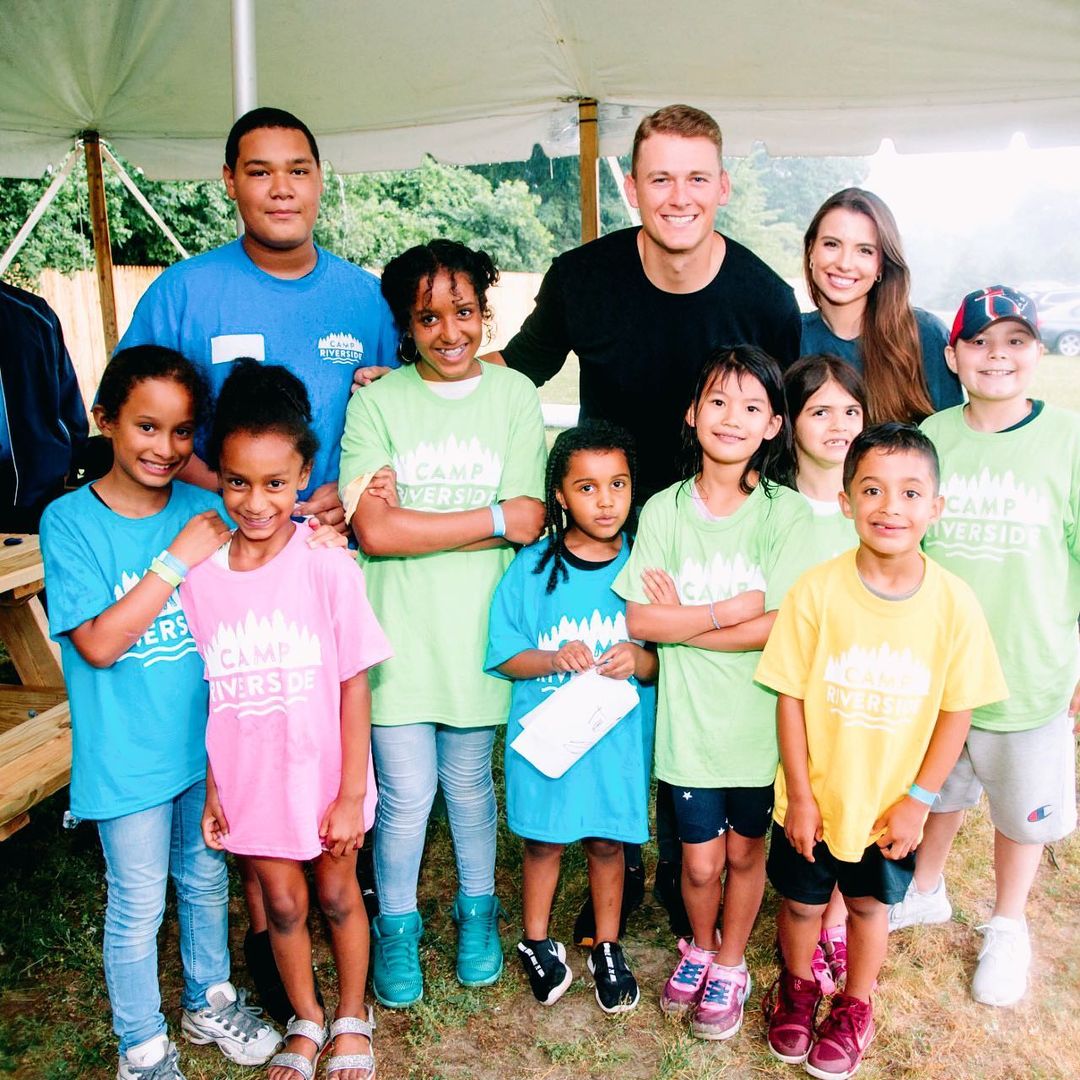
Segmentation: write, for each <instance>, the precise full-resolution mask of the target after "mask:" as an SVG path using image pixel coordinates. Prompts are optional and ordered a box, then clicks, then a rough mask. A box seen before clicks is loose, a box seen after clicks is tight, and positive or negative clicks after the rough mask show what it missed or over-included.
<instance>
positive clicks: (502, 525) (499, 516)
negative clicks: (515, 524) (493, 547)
mask: <svg viewBox="0 0 1080 1080" xmlns="http://www.w3.org/2000/svg"><path fill="white" fill-rule="evenodd" d="M488 509H489V510H490V511H491V535H492V536H497V537H503V536H505V535H506V515H505V514H504V513H503V508H502V505H501V504H500V503H492V504H491V505H490V506H489V507H488Z"/></svg>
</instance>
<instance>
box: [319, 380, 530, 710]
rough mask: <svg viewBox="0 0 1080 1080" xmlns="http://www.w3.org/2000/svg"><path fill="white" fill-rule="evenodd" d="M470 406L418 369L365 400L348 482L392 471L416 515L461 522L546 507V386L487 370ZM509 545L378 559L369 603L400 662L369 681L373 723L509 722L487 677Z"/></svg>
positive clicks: (377, 387) (351, 412) (350, 417)
mask: <svg viewBox="0 0 1080 1080" xmlns="http://www.w3.org/2000/svg"><path fill="white" fill-rule="evenodd" d="M481 367H482V373H481V377H480V381H479V383H478V384H477V386H476V389H475V390H473V391H472V392H471V393H470V394H468V395H467V396H466V397H462V398H445V397H441V396H440V395H438V394H437V393H436V392H435V391H434V390H432V389H431V387H430V386H429V385H428V384H427V383H425V382H424V380H423V379H421V378H420V375H419V372H418V370H417V368H416V366H415V365H410V366H409V367H403V368H399V369H398V370H397V371H392V372H390V374H389V375H386V376H384V377H383V378H382V379H380V380H379V381H378V382H376V383H372V385H371V386H368V387H365V388H364V389H362V390H359V391H357V392H356V393H355V394H353V397H352V400H351V401H350V402H349V407H348V410H347V412H346V417H345V434H344V435H343V436H342V440H341V471H340V484H341V487H342V489H344V487H345V486H346V485H347V484H348V483H349V482H350V481H351V480H353V479H355V478H356V477H358V476H361V475H363V474H364V473H366V472H370V471H372V470H374V469H378V468H381V467H382V466H384V465H390V466H391V467H392V468H393V469H394V471H395V472H396V473H397V488H398V500H399V503H400V505H401V506H402V507H403V508H406V509H412V510H423V511H428V512H430V513H450V512H453V511H461V510H473V509H476V508H477V507H483V506H490V505H491V504H492V503H494V502H502V501H504V500H506V499H512V498H515V497H516V496H519V495H529V496H531V497H533V498H535V499H542V498H543V497H544V496H543V492H544V462H545V456H546V450H545V443H544V421H543V417H542V415H541V413H540V399H539V397H537V394H536V388H535V387H534V386H533V384H532V383H531V382H530V381H529V380H528V379H527V378H526V377H525V376H524V375H520V374H518V372H516V371H511V370H510V369H509V368H503V367H499V366H497V365H493V364H482V365H481ZM513 554H514V553H513V550H512V549H511V548H510V547H509V546H503V547H497V548H489V549H487V550H484V551H440V552H435V553H433V554H430V555H411V556H367V555H364V554H363V553H361V555H360V556H359V561H360V565H361V566H362V567H363V568H364V574H365V576H366V578H367V587H368V597H369V599H370V600H371V606H372V608H373V609H374V611H375V614H376V616H377V617H378V619H379V623H380V624H381V626H382V628H383V630H384V631H385V632H386V636H387V637H388V638H389V639H390V642H391V644H392V645H393V647H394V656H393V658H392V659H390V660H387V661H386V662H385V663H383V664H380V665H379V666H378V667H377V668H375V669H373V670H372V671H371V673H370V675H369V679H370V682H371V693H372V709H371V720H372V723H373V724H385V725H392V724H415V723H423V722H435V723H440V724H449V725H451V726H454V727H481V726H486V725H489V724H502V723H505V722H506V715H507V712H508V711H509V706H510V685H509V683H507V682H506V680H504V679H500V678H497V677H495V676H492V675H488V674H487V673H486V672H485V671H484V654H485V652H486V649H487V640H488V607H489V604H490V603H491V596H492V593H494V591H495V586H496V585H498V583H499V579H500V578H501V577H502V575H503V572H504V571H505V570H506V568H507V566H509V565H510V561H511V559H512V558H513Z"/></svg>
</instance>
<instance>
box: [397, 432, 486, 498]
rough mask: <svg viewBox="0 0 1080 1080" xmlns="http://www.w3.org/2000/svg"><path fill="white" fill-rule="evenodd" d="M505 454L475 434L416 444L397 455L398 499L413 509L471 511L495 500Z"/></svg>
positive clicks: (451, 436)
mask: <svg viewBox="0 0 1080 1080" xmlns="http://www.w3.org/2000/svg"><path fill="white" fill-rule="evenodd" d="M502 467H503V462H502V457H501V456H500V455H499V454H497V453H496V452H495V451H494V450H488V449H487V448H486V447H484V446H483V445H481V443H480V440H479V439H477V438H476V436H473V437H472V438H470V439H460V440H459V439H457V438H455V437H454V436H453V435H449V436H447V437H446V438H445V439H443V440H442V441H441V442H437V443H429V442H421V443H417V445H416V446H415V447H413V449H412V450H409V451H406V452H405V453H399V454H395V455H394V471H395V472H396V473H397V481H398V500H399V501H400V503H401V505H402V506H403V507H406V508H408V509H411V510H435V511H443V512H448V511H451V510H469V509H471V508H473V507H476V506H488V505H490V504H491V503H492V502H494V501H495V495H496V493H497V492H498V490H499V481H500V479H501V478H502Z"/></svg>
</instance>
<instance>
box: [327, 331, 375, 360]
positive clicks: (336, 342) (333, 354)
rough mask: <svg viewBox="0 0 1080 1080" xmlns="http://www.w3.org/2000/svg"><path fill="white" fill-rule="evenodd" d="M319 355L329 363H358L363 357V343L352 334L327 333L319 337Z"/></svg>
mask: <svg viewBox="0 0 1080 1080" xmlns="http://www.w3.org/2000/svg"><path fill="white" fill-rule="evenodd" d="M319 355H320V356H321V357H322V358H323V359H324V360H329V361H330V363H331V364H359V363H360V362H361V361H362V360H363V359H364V343H363V342H362V341H359V340H357V339H356V338H354V337H353V336H352V334H327V335H326V337H321V338H319Z"/></svg>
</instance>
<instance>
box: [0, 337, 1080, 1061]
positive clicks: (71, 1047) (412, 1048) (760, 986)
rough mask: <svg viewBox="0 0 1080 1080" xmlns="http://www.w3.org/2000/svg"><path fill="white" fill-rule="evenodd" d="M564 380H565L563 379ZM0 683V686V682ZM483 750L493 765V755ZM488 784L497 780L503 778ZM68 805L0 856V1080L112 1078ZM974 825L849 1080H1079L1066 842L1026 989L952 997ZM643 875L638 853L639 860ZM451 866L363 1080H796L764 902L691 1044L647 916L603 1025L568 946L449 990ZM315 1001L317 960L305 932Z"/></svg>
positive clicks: (84, 838) (1047, 391) (894, 970)
mask: <svg viewBox="0 0 1080 1080" xmlns="http://www.w3.org/2000/svg"><path fill="white" fill-rule="evenodd" d="M1078 364H1080V362H1078V361H1076V360H1066V359H1065V358H1062V357H1055V356H1050V357H1047V358H1046V359H1045V361H1044V362H1043V365H1042V367H1041V369H1040V374H1039V379H1038V383H1037V386H1036V393H1037V394H1038V395H1039V396H1043V397H1045V398H1046V399H1047V400H1048V401H1051V402H1054V403H1055V404H1059V405H1062V406H1065V407H1068V408H1072V409H1076V410H1077V411H1080V380H1078V379H1077V374H1078V373H1080V367H1078V366H1077V365H1078ZM568 369H569V365H568ZM575 391H576V371H574V370H564V372H562V373H561V374H560V376H559V377H558V378H557V379H556V380H553V382H552V383H551V384H549V385H548V386H547V387H545V388H544V395H543V396H544V397H545V400H549V401H561V402H568V401H573V400H574V399H575V396H576V394H575ZM2 675H3V672H0V676H2ZM499 756H500V755H499V754H498V753H497V755H496V757H497V759H498V758H499ZM500 784H501V780H500ZM65 804H66V794H65V793H63V792H61V793H60V794H58V795H57V796H54V797H53V798H52V799H50V800H48V801H47V802H45V803H43V804H42V805H41V806H39V807H38V808H37V809H36V810H35V811H34V813H33V814H32V817H31V822H30V824H29V825H28V826H27V827H26V828H24V829H23V830H22V831H21V832H19V833H17V834H15V836H13V837H12V838H11V839H9V840H7V841H6V842H4V843H3V844H0V911H2V912H3V913H4V914H3V917H2V919H0V1075H6V1076H11V1077H13V1078H18V1080H75V1078H78V1080H83V1078H85V1080H107V1078H109V1077H111V1076H113V1075H115V1067H116V1057H115V1043H114V1040H113V1036H112V1034H111V1032H110V1029H109V1010H108V1000H107V998H106V996H105V990H104V982H103V979H102V975H101V925H102V919H103V911H104V902H105V888H104V880H103V866H102V859H101V854H100V848H99V847H98V844H97V838H96V835H95V833H94V830H93V828H92V826H89V825H82V826H81V827H80V828H78V829H77V830H75V831H73V832H65V831H63V830H62V829H61V828H60V818H61V815H62V812H63V809H64V806H65ZM991 835H992V834H991V828H990V825H989V822H988V820H987V818H986V815H985V811H984V810H979V811H977V812H975V813H973V814H972V815H971V816H970V818H969V820H968V822H967V824H966V825H965V828H964V829H963V831H962V832H961V835H960V837H959V839H958V842H957V845H956V848H955V849H954V852H953V855H952V858H951V862H950V865H949V867H948V880H949V889H950V893H951V896H952V900H953V904H954V908H955V911H954V917H953V920H952V922H950V923H949V924H948V925H946V926H941V927H928V928H922V929H915V930H908V931H903V932H902V933H900V934H898V935H896V936H895V937H894V938H893V939H892V941H891V942H890V954H889V958H888V960H887V962H886V967H885V970H884V971H883V973H882V978H881V989H880V991H879V994H878V996H877V999H876V1015H877V1018H878V1025H879V1034H878V1038H877V1040H876V1042H875V1044H874V1047H873V1049H872V1050H871V1052H870V1054H869V1056H868V1059H867V1061H866V1063H865V1064H864V1066H863V1068H862V1070H861V1071H860V1074H859V1075H860V1076H863V1077H866V1078H867V1080H885V1078H889V1080H893V1078H902V1080H909V1078H910V1080H914V1078H915V1077H919V1078H926V1080H935V1078H941V1080H1021V1078H1023V1080H1028V1078H1030V1080H1059V1078H1060V1080H1066V1078H1069V1080H1072V1078H1075V1077H1077V1076H1080V980H1078V978H1077V974H1076V973H1077V972H1078V971H1080V933H1078V932H1077V930H1076V927H1077V925H1078V924H1080V837H1078V836H1073V837H1071V838H1070V839H1069V840H1067V841H1065V842H1063V843H1061V844H1059V845H1056V846H1055V849H1054V850H1053V851H1052V852H1051V851H1048V853H1047V857H1046V860H1045V862H1044V865H1043V867H1042V869H1041V871H1040V874H1039V878H1038V881H1037V882H1036V886H1035V891H1034V893H1033V897H1032V903H1031V906H1030V920H1031V927H1032V936H1033V940H1034V948H1035V960H1034V964H1033V968H1032V989H1031V992H1030V993H1029V994H1028V996H1027V997H1026V998H1025V999H1024V1001H1023V1002H1022V1003H1021V1004H1020V1005H1019V1006H1018V1007H1016V1008H1015V1009H1011V1010H993V1009H989V1008H986V1007H983V1006H979V1005H976V1004H975V1003H974V1002H973V1001H972V1000H971V998H970V996H969V994H968V989H967V988H968V983H969V980H970V976H971V971H972V969H973V966H974V962H975V956H976V953H977V950H978V943H979V940H980V938H979V935H978V934H976V932H975V928H976V926H978V925H979V924H981V923H982V922H984V921H985V920H986V919H987V918H988V916H989V914H990V897H991V895H992V888H993V877H992V866H991ZM499 845H500V846H499V871H498V889H499V894H500V896H501V897H502V899H503V902H504V904H505V906H506V908H507V910H508V911H509V913H510V919H509V923H508V925H507V926H506V927H505V929H504V933H503V942H504V946H505V947H506V949H507V950H512V948H513V944H514V942H515V941H516V938H517V933H518V930H519V927H520V910H521V909H520V900H519V897H518V889H519V886H520V880H521V863H520V846H519V842H518V841H517V840H516V839H515V838H514V837H512V836H511V835H510V834H509V833H507V832H506V830H505V829H503V830H502V832H501V834H500V838H499ZM645 854H646V862H647V865H648V866H649V867H650V868H651V863H652V860H653V859H654V858H655V849H654V848H653V846H652V845H649V846H647V847H646V852H645ZM453 879H454V873H453V855H452V852H451V848H450V842H449V836H448V830H447V826H446V823H445V822H444V821H440V820H436V821H433V823H432V826H431V830H430V834H429V843H428V852H427V857H426V861H425V865H424V868H423V873H422V878H421V884H420V897H421V913H422V915H423V916H424V919H425V923H426V925H427V934H426V937H425V940H424V945H423V962H424V969H425V972H426V976H427V983H426V995H425V1000H424V1002H423V1003H422V1004H421V1005H419V1006H417V1007H416V1008H413V1009H410V1010H408V1011H406V1012H402V1013H393V1012H391V1011H389V1010H386V1009H381V1010H379V1014H378V1020H379V1030H378V1033H377V1036H376V1052H377V1054H378V1056H379V1074H380V1076H382V1077H384V1078H387V1080H389V1078H394V1080H396V1078H401V1080H458V1078H461V1080H472V1078H475V1080H489V1078H490V1080H496V1078H498V1080H503V1078H515V1077H522V1078H529V1080H560V1078H570V1077H575V1078H576V1077H601V1076H618V1077H626V1078H647V1077H651V1078H663V1080H706V1078H723V1077H730V1078H735V1077H740V1078H741V1077H784V1076H798V1075H803V1074H802V1073H801V1071H800V1070H797V1069H794V1068H790V1067H787V1066H783V1065H781V1064H779V1063H778V1062H776V1061H774V1060H773V1059H772V1058H771V1057H770V1056H769V1054H768V1052H767V1050H766V1048H765V1044H764V1040H763V1023H762V1019H761V1014H760V1010H759V1007H758V1006H759V1002H760V997H761V992H762V991H763V990H764V989H765V988H766V987H767V986H768V985H769V983H770V982H771V980H772V978H773V976H774V974H775V965H774V961H773V938H774V933H775V929H774V928H775V912H776V897H775V895H774V894H773V893H772V891H771V890H767V892H766V898H765V905H764V908H763V910H762V914H761V917H760V918H759V920H758V923H757V927H756V929H755V931H754V935H753V937H752V939H751V943H750V948H749V951H748V961H749V964H750V968H751V972H752V975H753V979H754V991H753V994H752V997H751V1001H750V1005H749V1006H748V1010H747V1021H746V1024H745V1026H744V1029H743V1031H742V1032H740V1034H739V1035H738V1036H737V1037H736V1038H735V1039H734V1040H732V1042H730V1043H720V1044H705V1043H701V1042H698V1041H696V1040H694V1039H691V1038H690V1037H689V1035H688V1032H687V1029H686V1027H685V1025H682V1024H676V1023H672V1022H669V1021H667V1020H666V1019H665V1018H664V1017H663V1016H662V1015H661V1013H660V1012H659V1009H658V1008H657V1006H656V999H657V995H658V993H659V990H660V988H661V986H662V984H663V980H664V979H665V978H666V977H667V975H668V974H669V972H670V969H671V967H672V965H673V963H674V956H675V952H674V941H673V939H672V938H671V935H670V934H669V933H668V931H667V926H666V922H665V920H664V918H663V914H662V912H661V911H660V910H659V909H658V907H657V906H656V905H655V904H654V903H653V902H652V901H651V900H649V901H647V902H646V904H645V906H644V907H643V908H642V909H641V911H640V912H638V913H637V914H636V915H635V916H634V917H633V918H632V919H631V922H630V927H629V931H628V934H627V939H626V947H627V952H628V955H629V956H630V958H631V960H632V962H633V964H634V967H635V970H636V972H637V975H638V978H639V981H640V983H641V987H642V1000H641V1004H640V1006H639V1007H638V1009H637V1010H636V1011H635V1012H633V1013H631V1014H629V1015H627V1016H624V1017H620V1018H614V1019H612V1018H607V1017H605V1016H603V1015H602V1014H601V1013H600V1011H599V1009H598V1008H597V1006H596V1003H595V1000H594V999H593V995H592V988H591V983H590V981H589V979H588V976H587V975H585V974H584V972H585V965H584V959H585V957H584V954H583V953H580V952H577V951H576V950H573V949H571V953H572V955H571V965H572V966H573V968H574V971H575V973H576V974H577V976H578V977H577V978H576V979H575V982H574V984H573V986H572V987H571V989H570V991H569V992H568V993H567V995H566V997H565V998H563V1000H562V1001H561V1002H560V1003H559V1004H558V1005H557V1006H556V1007H554V1008H553V1009H543V1008H541V1007H540V1006H539V1005H537V1004H536V1003H535V1002H534V1001H533V999H532V996H531V994H530V993H529V989H528V984H527V982H526V980H525V978H524V976H523V975H522V974H521V972H520V970H519V969H518V967H517V964H516V961H514V959H513V956H512V955H511V956H510V957H509V960H510V962H509V963H508V965H507V969H506V972H505V974H504V976H503V978H502V980H501V981H500V983H499V984H498V985H497V986H495V987H492V988H489V989H486V990H466V989H463V988H462V987H460V986H458V985H457V983H456V982H455V981H454V978H453V952H454V931H453V925H452V923H451V921H450V918H449V905H450V903H451V901H452V899H453V895H452V889H453V885H452V882H453ZM585 889H586V879H585V871H584V860H583V857H582V855H581V853H580V851H577V850H572V851H570V852H568V854H567V858H566V862H565V866H564V874H563V880H562V884H561V887H560V891H559V893H558V895H557V897H556V906H555V913H554V918H553V932H554V933H555V934H556V935H557V936H559V937H562V938H564V939H566V938H568V937H569V935H570V932H571V927H572V925H573V919H574V915H575V913H576V911H577V908H578V905H579V903H580V901H581V899H582V897H583V896H584V894H585ZM233 897H234V899H233V901H232V920H231V924H232V935H233V946H234V948H233V956H234V960H235V967H234V974H235V978H236V981H237V982H238V983H239V984H240V985H245V984H246V983H247V976H246V972H245V971H244V969H243V966H242V955H243V953H242V949H241V948H240V940H241V938H242V933H243V925H244V923H243V918H244V916H243V913H242V903H241V901H240V899H239V890H238V889H237V888H234V889H233ZM315 934H316V944H317V960H318V965H319V970H320V975H321V977H322V980H323V984H324V986H330V985H332V983H333V963H332V960H331V958H330V956H329V953H328V950H327V948H326V938H325V934H324V933H323V931H322V928H321V927H319V926H316V928H315ZM159 945H160V951H161V966H162V992H163V1000H164V1002H165V1012H166V1015H167V1017H168V1021H169V1025H170V1029H171V1030H172V1031H174V1032H177V1031H178V1027H179V1006H178V1001H179V992H180V972H179V961H178V950H177V940H176V920H175V911H174V909H173V908H172V907H171V906H170V908H169V909H168V911H167V913H166V919H165V923H164V926H163V928H162V931H161V936H160V941H159ZM181 1053H182V1058H183V1062H184V1068H185V1071H186V1074H187V1076H188V1078H189V1080H239V1078H240V1077H243V1076H250V1075H252V1072H251V1070H247V1069H242V1068H239V1067H237V1066H230V1065H228V1064H227V1063H225V1062H224V1060H223V1059H222V1058H221V1057H220V1056H219V1055H218V1054H217V1053H216V1051H212V1050H208V1049H206V1048H203V1047H190V1046H188V1045H187V1044H183V1045H182V1048H181Z"/></svg>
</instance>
